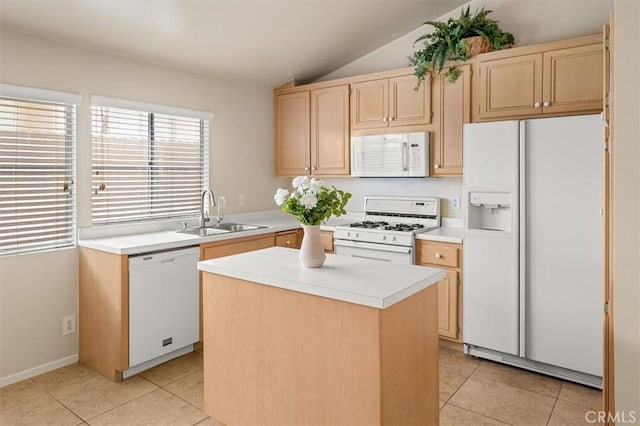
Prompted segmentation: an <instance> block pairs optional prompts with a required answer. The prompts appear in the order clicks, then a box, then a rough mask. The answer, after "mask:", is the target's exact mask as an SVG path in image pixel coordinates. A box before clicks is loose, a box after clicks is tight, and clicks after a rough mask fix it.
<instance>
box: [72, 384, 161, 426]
mask: <svg viewBox="0 0 640 426" xmlns="http://www.w3.org/2000/svg"><path fill="white" fill-rule="evenodd" d="M141 379H143V380H145V381H147V382H149V381H148V380H146V379H145V378H144V377H141ZM149 383H151V382H149ZM151 384H152V385H153V386H155V387H156V388H155V389H151V390H150V391H149V392H145V393H143V394H142V395H138V396H137V397H135V398H133V399H130V400H128V401H125V402H123V403H122V404H118V405H116V406H115V407H111V408H109V409H108V410H107V411H103V412H102V413H100V414H96V415H95V416H93V417H89V418H88V419H82V420H83V421H84V422H86V423H87V424H89V423H88V422H89V420H93V419H95V418H96V417H100V416H102V415H103V414H107V413H109V412H111V411H113V410H115V409H116V408H120V407H122V406H123V405H125V404H128V403H130V402H133V401H136V400H138V399H140V398H142V397H144V396H146V395H149V394H150V393H151V392H155V391H157V390H158V389H162V388H161V387H160V386H158V385H156V384H155V383H151ZM72 412H73V414H75V415H76V416H78V417H80V416H79V415H78V414H76V413H75V412H74V411H72Z"/></svg>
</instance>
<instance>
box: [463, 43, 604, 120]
mask: <svg viewBox="0 0 640 426" xmlns="http://www.w3.org/2000/svg"><path fill="white" fill-rule="evenodd" d="M547 48H549V46H548V47H547ZM529 50H530V49H529ZM488 55H489V54H488ZM602 61H603V48H602V43H598V44H590V45H584V46H574V47H567V48H562V49H550V50H545V51H541V52H538V53H530V54H526V55H517V56H509V57H504V58H502V57H501V58H497V59H488V60H483V59H479V62H478V72H477V75H476V80H475V81H474V84H477V92H476V93H477V96H478V118H479V119H480V120H493V119H505V118H519V117H523V116H539V115H562V114H568V113H586V112H598V111H601V110H602V93H603V92H602V84H603V74H602V69H603V66H602Z"/></svg>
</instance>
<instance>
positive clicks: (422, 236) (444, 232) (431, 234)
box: [416, 226, 462, 244]
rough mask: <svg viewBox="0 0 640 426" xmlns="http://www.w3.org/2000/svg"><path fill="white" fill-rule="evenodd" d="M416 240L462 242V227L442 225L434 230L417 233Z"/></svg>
mask: <svg viewBox="0 0 640 426" xmlns="http://www.w3.org/2000/svg"><path fill="white" fill-rule="evenodd" d="M416 240H429V241H442V242H445V243H456V244H462V228H456V227H447V226H442V227H440V228H436V229H434V230H432V231H428V232H421V233H418V234H416Z"/></svg>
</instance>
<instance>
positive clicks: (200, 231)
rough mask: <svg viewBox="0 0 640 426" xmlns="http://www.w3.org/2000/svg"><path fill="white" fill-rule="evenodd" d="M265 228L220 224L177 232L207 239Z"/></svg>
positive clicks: (241, 224)
mask: <svg viewBox="0 0 640 426" xmlns="http://www.w3.org/2000/svg"><path fill="white" fill-rule="evenodd" d="M260 228H266V226H257V225H246V224H244V223H220V224H218V225H209V226H206V227H204V228H191V229H184V230H182V231H177V232H179V233H181V234H191V235H197V236H200V237H208V236H211V235H217V234H227V233H229V232H242V231H252V230H254V229H260Z"/></svg>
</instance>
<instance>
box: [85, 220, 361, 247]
mask: <svg viewBox="0 0 640 426" xmlns="http://www.w3.org/2000/svg"><path fill="white" fill-rule="evenodd" d="M357 220H361V218H360V217H359V216H358V214H357V213H355V214H348V215H347V216H340V217H332V218H330V219H329V220H328V221H327V223H326V224H324V225H321V226H320V229H321V230H326V231H333V230H334V227H335V226H337V225H342V224H345V223H350V222H354V221H357ZM194 221H195V222H194ZM188 222H189V224H190V226H194V225H195V223H197V219H189V220H188ZM224 222H235V223H244V224H248V225H258V226H264V227H265V228H260V229H255V230H252V231H242V232H229V233H226V234H217V235H210V236H207V237H200V236H196V235H191V234H182V233H178V232H176V231H177V230H179V229H180V226H181V225H180V223H181V221H180V220H173V221H165V222H157V223H155V224H127V225H116V226H111V227H106V226H97V227H92V228H84V229H81V230H80V232H79V237H78V245H79V246H80V247H87V248H92V249H95V250H101V251H105V252H108V253H113V254H119V255H130V254H138V253H145V252H152V251H159V250H169V249H174V248H180V247H188V246H195V245H199V244H203V243H208V242H211V241H222V240H229V239H234V238H242V237H248V236H252V235H260V234H266V233H270V232H280V231H288V230H292V229H296V228H299V227H300V223H299V222H298V221H297V220H296V219H295V218H294V217H293V216H291V215H289V214H286V213H283V212H281V211H279V210H275V211H266V212H256V213H244V214H234V215H228V216H226V217H225V219H224Z"/></svg>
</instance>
